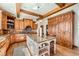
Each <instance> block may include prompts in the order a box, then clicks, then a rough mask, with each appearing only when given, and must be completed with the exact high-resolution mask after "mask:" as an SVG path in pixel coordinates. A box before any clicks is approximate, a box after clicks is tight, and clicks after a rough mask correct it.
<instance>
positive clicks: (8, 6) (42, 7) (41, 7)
mask: <svg viewBox="0 0 79 59" xmlns="http://www.w3.org/2000/svg"><path fill="white" fill-rule="evenodd" d="M56 6H57V5H56V4H55V3H22V4H21V9H24V10H29V11H32V12H34V13H38V14H41V15H44V14H46V13H47V12H48V11H50V10H51V9H54V8H55V7H56ZM0 8H2V9H4V10H6V11H9V12H11V13H12V14H14V15H15V16H16V3H0ZM20 18H30V19H31V18H32V19H37V18H38V17H37V16H32V15H29V14H25V13H22V12H21V13H20Z"/></svg>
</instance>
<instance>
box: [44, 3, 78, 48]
mask: <svg viewBox="0 0 79 59" xmlns="http://www.w3.org/2000/svg"><path fill="white" fill-rule="evenodd" d="M69 11H74V12H75V20H74V45H76V46H78V47H79V4H76V5H74V6H72V7H69V8H66V9H64V10H62V11H60V12H57V13H56V14H53V15H51V16H50V17H54V16H57V15H59V14H63V13H66V12H69ZM50 17H47V19H48V18H50ZM43 24H44V22H43Z"/></svg>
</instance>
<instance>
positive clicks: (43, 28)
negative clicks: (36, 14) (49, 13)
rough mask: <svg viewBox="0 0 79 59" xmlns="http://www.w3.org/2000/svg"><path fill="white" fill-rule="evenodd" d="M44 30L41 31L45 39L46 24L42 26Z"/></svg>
mask: <svg viewBox="0 0 79 59" xmlns="http://www.w3.org/2000/svg"><path fill="white" fill-rule="evenodd" d="M43 26H44V28H43V31H44V37H46V24H44V25H43Z"/></svg>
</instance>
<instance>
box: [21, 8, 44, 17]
mask: <svg viewBox="0 0 79 59" xmlns="http://www.w3.org/2000/svg"><path fill="white" fill-rule="evenodd" d="M20 11H21V12H23V13H25V14H29V15H33V16H37V17H40V18H43V15H40V14H37V13H34V12H31V11H28V10H24V9H20Z"/></svg>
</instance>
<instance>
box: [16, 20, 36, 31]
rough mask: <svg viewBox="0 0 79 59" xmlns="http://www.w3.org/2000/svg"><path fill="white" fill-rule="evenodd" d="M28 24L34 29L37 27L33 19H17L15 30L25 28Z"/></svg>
mask: <svg viewBox="0 0 79 59" xmlns="http://www.w3.org/2000/svg"><path fill="white" fill-rule="evenodd" d="M27 26H31V27H32V29H36V28H37V24H35V22H34V21H33V20H31V19H24V20H23V19H21V20H19V19H16V20H15V30H23V29H25V28H26V27H27Z"/></svg>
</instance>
